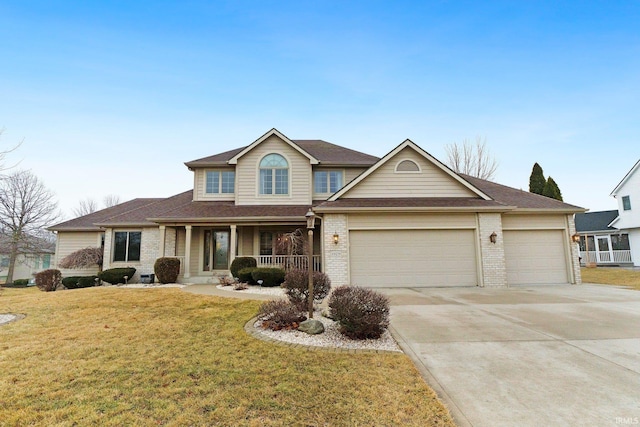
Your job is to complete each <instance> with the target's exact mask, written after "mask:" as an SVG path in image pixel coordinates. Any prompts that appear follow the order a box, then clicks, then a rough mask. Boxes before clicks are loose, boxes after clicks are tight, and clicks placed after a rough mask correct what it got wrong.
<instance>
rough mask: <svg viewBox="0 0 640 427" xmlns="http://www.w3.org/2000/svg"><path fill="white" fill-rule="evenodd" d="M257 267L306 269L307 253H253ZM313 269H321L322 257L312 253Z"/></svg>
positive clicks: (307, 263)
mask: <svg viewBox="0 0 640 427" xmlns="http://www.w3.org/2000/svg"><path fill="white" fill-rule="evenodd" d="M253 257H254V258H255V259H256V261H257V262H258V267H280V268H284V269H285V270H291V269H294V268H300V269H304V270H306V269H307V268H308V267H309V257H307V255H255V256H253ZM313 270H314V271H322V257H321V256H320V255H313Z"/></svg>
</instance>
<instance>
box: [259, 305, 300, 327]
mask: <svg viewBox="0 0 640 427" xmlns="http://www.w3.org/2000/svg"><path fill="white" fill-rule="evenodd" d="M306 319H307V317H306V316H305V315H304V311H302V310H301V309H300V307H298V306H297V305H295V304H292V303H290V302H289V301H285V300H282V299H279V300H273V301H268V302H265V303H264V304H262V306H261V307H260V311H259V312H258V320H261V321H262V326H263V327H265V328H269V329H272V330H274V331H278V330H280V329H296V328H297V327H298V325H299V324H300V322H302V321H304V320H306Z"/></svg>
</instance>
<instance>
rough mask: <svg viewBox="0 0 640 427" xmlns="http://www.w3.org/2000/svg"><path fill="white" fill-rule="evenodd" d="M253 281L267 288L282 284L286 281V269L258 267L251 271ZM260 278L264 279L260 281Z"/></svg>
mask: <svg viewBox="0 0 640 427" xmlns="http://www.w3.org/2000/svg"><path fill="white" fill-rule="evenodd" d="M251 277H252V278H253V282H254V283H256V284H260V285H261V286H263V287H265V288H271V287H274V286H280V285H281V284H282V282H284V270H283V269H281V268H256V269H255V270H253V271H252V272H251ZM258 280H262V283H259V282H258Z"/></svg>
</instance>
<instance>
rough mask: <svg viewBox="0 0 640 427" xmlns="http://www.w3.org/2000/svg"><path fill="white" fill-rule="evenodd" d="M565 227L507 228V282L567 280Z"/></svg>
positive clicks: (523, 283) (505, 247) (564, 281)
mask: <svg viewBox="0 0 640 427" xmlns="http://www.w3.org/2000/svg"><path fill="white" fill-rule="evenodd" d="M563 239H564V233H563V232H562V230H517V231H515V230H509V231H505V232H504V252H505V261H506V267H507V282H508V283H509V284H510V285H535V284H559V283H567V282H568V276H567V263H566V254H565V249H564V242H563Z"/></svg>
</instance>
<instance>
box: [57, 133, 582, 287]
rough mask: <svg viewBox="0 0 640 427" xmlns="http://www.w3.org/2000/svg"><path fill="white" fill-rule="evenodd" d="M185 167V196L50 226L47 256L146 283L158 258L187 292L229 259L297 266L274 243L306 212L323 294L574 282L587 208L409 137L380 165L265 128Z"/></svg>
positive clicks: (302, 222) (299, 225) (224, 270)
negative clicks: (53, 239) (312, 219)
mask: <svg viewBox="0 0 640 427" xmlns="http://www.w3.org/2000/svg"><path fill="white" fill-rule="evenodd" d="M185 165H186V166H187V168H188V169H189V170H190V171H191V172H192V173H193V178H194V181H193V182H194V185H193V188H192V189H190V190H188V191H185V192H184V193H181V194H177V195H175V196H172V197H168V198H166V199H135V200H131V201H129V202H126V203H122V204H120V205H117V206H114V207H111V208H108V209H104V210H102V211H98V212H95V213H92V214H89V215H86V216H83V217H80V218H76V219H72V220H70V221H66V222H63V223H61V224H58V225H56V226H54V227H52V228H51V229H52V230H54V231H55V232H56V233H57V235H58V242H57V254H58V258H59V259H62V258H63V257H64V256H65V255H67V254H69V253H71V252H73V251H74V250H77V249H80V248H83V247H87V246H94V247H95V246H103V247H104V268H112V267H119V266H129V265H130V266H133V267H135V268H136V269H137V271H138V273H140V274H149V273H152V272H153V263H154V262H155V260H156V258H158V257H159V256H162V255H164V256H176V257H178V258H179V259H180V260H181V261H182V263H181V272H180V279H179V280H181V281H183V282H189V283H210V282H212V281H213V280H214V275H219V274H228V271H229V265H230V263H231V261H232V260H233V259H234V258H235V257H236V256H252V257H254V258H256V260H257V261H258V264H259V265H283V264H284V263H285V262H286V263H293V264H294V265H295V264H297V265H301V266H304V265H306V264H304V263H305V260H306V257H305V256H302V255H301V256H295V255H293V256H288V255H287V253H286V251H285V250H283V248H282V245H281V244H280V243H281V239H282V236H283V235H284V233H288V232H292V231H295V230H298V229H302V230H304V229H305V228H306V217H305V215H307V213H308V212H309V210H310V208H312V209H313V213H314V214H315V216H316V218H317V221H316V224H315V229H314V241H313V248H314V250H313V266H314V268H315V269H317V270H322V271H324V272H326V273H327V274H328V275H329V277H330V278H331V280H332V283H333V285H334V286H338V285H345V284H353V285H363V286H368V287H394V286H414V287H432V286H435V287H440V286H507V285H518V284H552V283H553V284H555V283H580V269H579V262H578V247H577V245H575V244H573V243H572V240H571V239H572V236H573V235H574V233H575V227H574V221H573V215H574V214H575V213H576V212H583V211H584V209H582V208H580V207H576V206H573V205H570V204H567V203H563V202H560V201H558V200H554V199H550V198H547V197H543V196H540V195H536V194H531V193H528V192H524V191H521V190H516V189H513V188H510V187H506V186H503V185H500V184H496V183H493V182H489V181H485V180H481V179H477V178H473V177H470V176H465V175H460V174H457V173H455V172H453V171H452V170H451V169H449V168H448V167H446V166H445V165H443V164H442V163H441V162H440V161H439V160H437V159H435V158H434V157H433V156H431V155H430V154H429V153H427V152H426V151H424V150H423V149H422V148H420V147H419V146H418V145H416V144H415V143H413V142H412V141H410V140H406V141H404V142H402V143H401V144H400V145H398V146H397V147H396V148H394V149H393V150H392V151H391V152H389V153H388V154H387V155H385V156H384V157H382V158H377V157H374V156H370V155H368V154H364V153H361V152H358V151H354V150H351V149H348V148H345V147H341V146H338V145H335V144H332V143H329V142H326V141H322V140H292V139H289V138H288V137H287V136H285V135H283V134H282V133H281V132H279V131H278V130H276V129H272V130H270V131H269V132H267V133H265V134H264V135H262V136H261V137H260V138H258V139H257V140H255V141H253V142H252V143H250V144H249V145H247V146H244V147H241V148H237V149H235V150H231V151H226V152H224V153H219V154H215V155H213V156H210V157H205V158H201V159H197V160H193V161H190V162H187V163H185ZM305 234H306V233H305ZM298 258H299V259H298ZM94 272H95V271H92V270H86V271H82V272H81V273H82V274H92V273H94ZM63 274H65V275H70V274H73V275H78V274H79V272H77V271H64V270H63ZM134 279H135V278H134Z"/></svg>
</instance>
